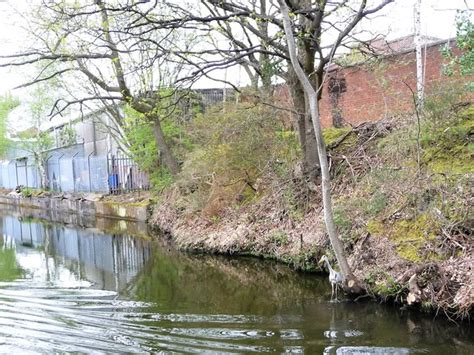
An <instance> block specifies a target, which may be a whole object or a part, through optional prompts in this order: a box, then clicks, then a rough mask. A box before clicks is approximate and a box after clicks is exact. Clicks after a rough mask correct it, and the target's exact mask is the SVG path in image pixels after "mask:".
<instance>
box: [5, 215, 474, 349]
mask: <svg viewBox="0 0 474 355" xmlns="http://www.w3.org/2000/svg"><path fill="white" fill-rule="evenodd" d="M0 228H1V229H2V230H3V232H2V233H0V235H1V237H0V353H18V352H21V353H23V352H33V353H37V352H40V353H50V352H97V353H111V352H112V353H114V352H115V353H121V352H137V351H138V352H150V353H155V352H160V351H178V352H192V353H202V352H206V353H212V352H216V353H222V352H226V353H247V352H277V353H285V352H295V353H301V352H305V353H309V354H321V353H324V354H385V353H389V354H406V353H417V352H421V353H426V352H429V353H440V354H446V353H456V352H457V353H466V354H468V353H472V350H474V347H473V340H472V336H473V332H472V331H471V330H470V329H469V328H468V327H464V328H458V327H456V326H455V325H454V324H448V323H446V322H444V321H440V320H438V321H436V322H432V319H431V318H429V317H420V316H418V315H413V314H404V313H401V312H399V311H397V310H394V309H392V308H390V307H386V306H381V305H378V304H374V303H359V304H355V303H350V302H342V303H337V304H335V303H329V302H328V301H329V298H330V288H329V285H328V282H327V280H326V278H319V277H315V276H313V275H301V274H297V273H295V272H293V271H291V270H289V269H288V268H287V267H285V266H283V265H280V264H276V263H271V262H263V261H261V260H256V259H238V260H237V259H229V258H224V257H205V256H200V255H191V254H182V253H178V252H176V251H175V250H174V249H173V248H172V247H170V246H168V245H165V244H158V243H154V242H151V241H149V240H148V239H143V238H134V237H131V236H126V235H111V234H107V233H103V232H101V231H99V230H96V229H92V228H78V227H73V226H71V225H64V224H54V223H43V222H40V221H38V220H35V219H29V220H27V219H25V218H20V219H18V218H16V217H13V216H11V215H6V216H3V217H2V216H0Z"/></svg>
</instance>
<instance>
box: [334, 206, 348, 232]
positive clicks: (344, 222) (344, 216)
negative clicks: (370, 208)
mask: <svg viewBox="0 0 474 355" xmlns="http://www.w3.org/2000/svg"><path fill="white" fill-rule="evenodd" d="M334 224H335V225H336V227H337V228H338V229H339V231H340V232H341V234H344V233H346V232H348V231H349V230H350V229H351V226H352V221H351V219H350V217H349V215H348V212H347V211H346V209H345V208H343V207H336V208H334Z"/></svg>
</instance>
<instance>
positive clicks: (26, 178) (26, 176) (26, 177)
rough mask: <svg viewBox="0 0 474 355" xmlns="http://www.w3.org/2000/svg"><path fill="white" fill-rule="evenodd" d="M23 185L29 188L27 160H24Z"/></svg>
mask: <svg viewBox="0 0 474 355" xmlns="http://www.w3.org/2000/svg"><path fill="white" fill-rule="evenodd" d="M25 183H26V187H30V186H28V158H26V160H25Z"/></svg>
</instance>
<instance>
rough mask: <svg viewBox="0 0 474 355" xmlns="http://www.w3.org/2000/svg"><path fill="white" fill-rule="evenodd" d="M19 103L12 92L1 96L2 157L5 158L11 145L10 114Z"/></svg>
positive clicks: (0, 144)
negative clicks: (9, 131) (9, 137)
mask: <svg viewBox="0 0 474 355" xmlns="http://www.w3.org/2000/svg"><path fill="white" fill-rule="evenodd" d="M18 105H19V101H18V100H17V99H15V98H13V97H12V96H11V95H10V94H7V95H4V96H2V97H0V158H4V157H5V154H6V153H7V151H8V147H9V146H10V141H9V139H8V134H7V131H8V122H7V119H8V114H9V113H10V112H11V111H12V110H13V109H14V108H15V107H17V106H18Z"/></svg>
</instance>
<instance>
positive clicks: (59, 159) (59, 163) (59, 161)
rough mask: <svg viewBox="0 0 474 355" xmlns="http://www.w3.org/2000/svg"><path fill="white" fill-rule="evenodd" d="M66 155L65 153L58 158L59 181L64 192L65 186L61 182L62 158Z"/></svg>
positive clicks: (60, 189) (60, 188)
mask: <svg viewBox="0 0 474 355" xmlns="http://www.w3.org/2000/svg"><path fill="white" fill-rule="evenodd" d="M63 156H64V153H63V154H61V155H60V157H59V158H58V181H59V191H60V192H62V190H63V187H62V183H61V158H62V157H63Z"/></svg>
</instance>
